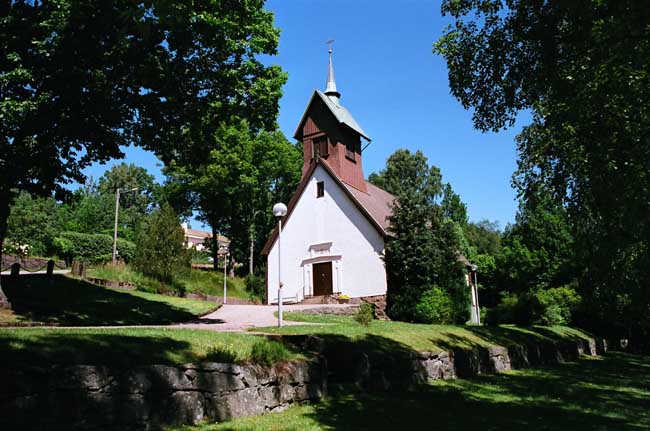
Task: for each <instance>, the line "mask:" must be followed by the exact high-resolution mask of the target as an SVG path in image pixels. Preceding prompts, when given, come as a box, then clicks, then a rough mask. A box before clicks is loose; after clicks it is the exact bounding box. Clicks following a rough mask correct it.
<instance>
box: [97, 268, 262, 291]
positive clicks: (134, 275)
mask: <svg viewBox="0 0 650 431" xmlns="http://www.w3.org/2000/svg"><path fill="white" fill-rule="evenodd" d="M87 275H88V276H89V277H95V278H101V279H104V280H117V281H127V282H130V283H133V284H135V285H136V286H137V287H138V289H139V290H143V291H149V292H169V291H175V292H178V291H182V292H186V293H203V294H206V295H214V296H223V273H221V272H216V271H203V270H199V269H192V270H190V271H189V272H188V273H186V274H181V275H178V276H177V277H176V279H175V280H174V282H173V283H172V285H168V284H165V283H162V282H160V281H158V280H155V279H153V278H151V277H147V276H145V275H143V274H141V273H139V272H137V271H135V270H133V269H132V268H131V267H129V266H121V265H118V266H114V265H110V264H107V265H103V266H99V267H96V268H91V269H89V270H88V271H87ZM226 288H227V294H228V296H229V297H232V298H241V299H250V296H249V294H248V292H247V291H246V283H245V281H244V279H243V278H240V277H234V278H230V277H227V278H226Z"/></svg>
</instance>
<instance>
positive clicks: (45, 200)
mask: <svg viewBox="0 0 650 431" xmlns="http://www.w3.org/2000/svg"><path fill="white" fill-rule="evenodd" d="M60 231H61V220H60V219H59V211H58V205H57V202H56V201H55V200H54V199H53V198H52V197H36V198H33V197H32V196H31V195H29V194H28V193H21V194H19V195H18V197H17V198H16V199H15V200H14V203H13V205H12V206H11V215H10V216H9V219H8V220H7V238H9V239H11V240H12V241H13V242H16V243H18V244H28V245H29V246H30V253H31V254H35V255H40V256H45V255H47V254H48V252H49V251H51V249H52V240H53V239H54V237H55V236H56V235H57V234H58V233H59V232H60Z"/></svg>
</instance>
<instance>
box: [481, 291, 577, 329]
mask: <svg viewBox="0 0 650 431" xmlns="http://www.w3.org/2000/svg"><path fill="white" fill-rule="evenodd" d="M580 302H581V299H580V296H579V295H578V294H577V293H576V291H575V289H574V288H573V287H572V286H562V287H557V288H552V289H542V288H538V289H536V290H533V291H531V292H526V293H523V294H520V295H518V296H517V295H515V294H509V293H504V294H503V296H502V298H501V303H500V304H499V305H498V306H497V307H496V308H493V309H491V310H489V312H488V314H487V319H486V323H489V324H500V323H515V324H518V325H549V326H550V325H569V324H571V322H572V313H573V311H574V310H575V309H576V307H577V306H578V305H579V304H580Z"/></svg>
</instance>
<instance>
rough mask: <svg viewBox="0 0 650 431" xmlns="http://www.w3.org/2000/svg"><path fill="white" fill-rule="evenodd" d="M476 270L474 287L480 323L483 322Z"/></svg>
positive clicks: (477, 317) (477, 318)
mask: <svg viewBox="0 0 650 431" xmlns="http://www.w3.org/2000/svg"><path fill="white" fill-rule="evenodd" d="M476 272H477V271H474V289H476V290H475V292H476V320H478V324H479V325H480V324H481V306H480V305H479V303H478V281H477V278H476Z"/></svg>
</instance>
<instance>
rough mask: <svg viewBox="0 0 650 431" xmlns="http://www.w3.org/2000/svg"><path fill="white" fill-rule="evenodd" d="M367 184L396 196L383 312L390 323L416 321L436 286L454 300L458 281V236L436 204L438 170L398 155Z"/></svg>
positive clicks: (439, 190)
mask: <svg viewBox="0 0 650 431" xmlns="http://www.w3.org/2000/svg"><path fill="white" fill-rule="evenodd" d="M369 179H370V181H371V182H373V184H376V185H378V186H379V187H382V188H384V189H385V190H387V191H388V192H390V193H393V194H394V195H395V196H396V202H395V204H394V206H393V213H392V215H391V218H390V228H389V236H388V238H387V239H386V251H385V262H386V274H387V278H388V291H387V303H388V304H387V311H388V313H389V315H390V316H391V318H394V319H398V320H407V321H413V320H418V319H419V318H420V316H421V315H422V313H420V312H418V304H420V302H421V301H422V300H423V297H424V295H425V293H426V292H428V291H429V290H431V289H434V287H435V286H439V287H441V288H443V289H445V290H446V292H447V293H449V294H451V296H452V297H454V298H456V295H455V293H456V289H457V283H456V282H457V281H458V280H461V277H462V272H461V268H460V264H459V262H458V259H457V254H458V244H457V242H456V239H457V236H456V234H455V232H454V230H453V226H452V224H450V223H445V222H444V220H443V217H442V211H441V208H440V205H439V204H438V203H437V202H438V200H439V198H440V196H441V194H442V182H441V179H442V176H441V174H440V170H439V169H438V168H437V167H435V166H429V164H428V161H427V158H426V157H425V156H424V154H422V152H420V151H417V152H416V153H414V154H413V153H411V152H410V151H408V150H397V151H396V152H395V153H394V154H393V155H391V156H390V157H389V158H388V160H387V162H386V168H385V169H383V170H382V171H380V172H379V173H376V174H372V175H371V176H370V178H369ZM427 298H428V297H427ZM427 307H428V306H427ZM456 317H457V318H458V315H457V316H456Z"/></svg>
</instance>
